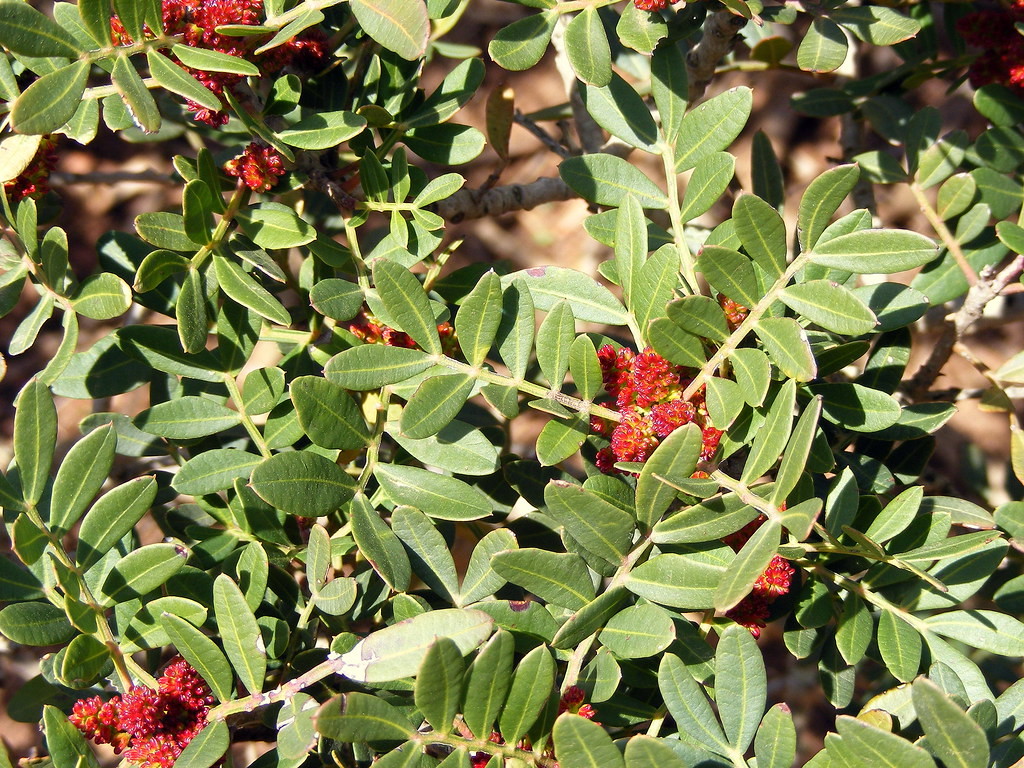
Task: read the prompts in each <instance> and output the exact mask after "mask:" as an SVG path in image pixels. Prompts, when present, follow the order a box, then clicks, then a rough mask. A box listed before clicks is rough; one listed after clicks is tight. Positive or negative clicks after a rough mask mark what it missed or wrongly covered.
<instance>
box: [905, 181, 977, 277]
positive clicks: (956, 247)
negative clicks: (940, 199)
mask: <svg viewBox="0 0 1024 768" xmlns="http://www.w3.org/2000/svg"><path fill="white" fill-rule="evenodd" d="M907 186H908V187H910V191H911V193H912V194H913V195H914V199H915V200H917V204H918V206H919V207H920V209H921V213H923V214H924V217H925V218H926V219H928V223H929V224H931V225H932V229H934V230H935V234H937V235H938V236H939V239H940V240H942V244H943V245H944V246H946V250H947V251H949V252H950V253H951V254H952V256H953V259H954V260H955V261H956V263H957V266H959V267H960V271H961V272H963V273H964V277H965V278H967V284H968V285H974V284H975V283H976V282H978V273H977V272H975V271H974V267H972V266H971V264H970V262H969V261H967V257H966V256H965V255H964V251H963V248H961V247H960V243H959V242H958V241H957V239H956V236H955V235H954V234H953V233H952V232H950V231H949V227H947V226H946V222H944V221H943V220H942V217H941V216H939V213H938V211H936V210H935V208H934V207H932V204H931V201H930V200H929V199H928V196H927V195H926V194H925V193H924V190H923V189H922V188H921V185H920V184H918V183H917V182H916V181H912V182H910V183H909V184H908V185H907Z"/></svg>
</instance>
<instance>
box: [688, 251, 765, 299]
mask: <svg viewBox="0 0 1024 768" xmlns="http://www.w3.org/2000/svg"><path fill="white" fill-rule="evenodd" d="M697 269H699V270H700V271H701V272H702V273H703V274H704V277H705V278H706V279H707V281H708V282H709V283H710V284H711V287H712V288H714V289H715V290H716V291H718V292H719V293H722V294H724V295H725V296H728V297H729V298H730V299H732V300H733V301H735V302H736V303H737V304H742V305H743V306H744V307H753V306H754V305H755V304H757V302H758V299H759V297H760V291H759V290H758V285H757V275H756V274H755V273H754V265H753V264H752V263H751V262H750V259H748V258H747V257H746V256H744V255H743V254H742V253H740V252H739V251H734V250H732V249H731V248H722V247H721V246H718V245H705V246H704V247H703V248H701V250H700V256H699V257H698V259H697Z"/></svg>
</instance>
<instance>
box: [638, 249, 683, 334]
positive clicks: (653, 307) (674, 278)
mask: <svg viewBox="0 0 1024 768" xmlns="http://www.w3.org/2000/svg"><path fill="white" fill-rule="evenodd" d="M678 285H679V254H678V252H677V251H676V249H675V246H672V245H664V246H662V247H661V248H659V249H658V250H657V251H655V252H654V253H653V254H652V255H651V257H650V258H649V259H647V261H646V263H644V265H643V266H642V267H641V268H640V274H639V276H638V277H637V279H636V281H635V283H634V286H633V294H632V298H631V301H630V309H631V310H632V312H633V315H634V317H635V318H636V325H637V327H638V328H639V329H640V330H641V331H642V332H643V333H644V334H645V335H650V325H651V323H652V322H657V321H658V320H661V319H663V318H664V317H665V315H666V311H667V310H666V306H667V305H668V303H669V301H671V299H672V296H673V292H674V291H675V289H676V288H677V287H678Z"/></svg>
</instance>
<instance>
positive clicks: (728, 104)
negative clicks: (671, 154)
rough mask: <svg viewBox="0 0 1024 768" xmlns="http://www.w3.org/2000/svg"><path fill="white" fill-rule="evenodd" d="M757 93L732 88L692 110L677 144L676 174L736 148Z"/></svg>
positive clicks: (686, 116) (748, 89) (681, 130)
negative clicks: (723, 151) (724, 150)
mask: <svg viewBox="0 0 1024 768" xmlns="http://www.w3.org/2000/svg"><path fill="white" fill-rule="evenodd" d="M753 103H754V97H753V91H752V90H751V89H750V88H748V87H746V86H740V87H738V88H730V89H729V90H728V91H725V92H724V93H720V94H718V95H717V96H714V97H712V98H710V99H708V100H707V101H705V102H702V103H701V104H698V105H697V106H696V107H694V108H693V109H691V110H690V111H689V112H687V113H686V115H685V116H684V117H683V119H682V122H681V123H680V125H679V134H678V136H677V137H676V140H675V160H676V173H682V172H683V171H688V170H689V169H691V168H693V167H695V166H696V165H697V163H698V162H699V161H700V160H701V159H702V158H704V157H707V156H708V155H711V154H714V153H715V152H720V151H721V150H723V149H725V148H726V147H728V146H729V145H730V144H732V142H733V140H734V139H735V138H736V137H737V136H739V135H740V131H742V130H743V126H745V125H746V124H747V119H748V118H749V117H750V110H751V108H752V106H753Z"/></svg>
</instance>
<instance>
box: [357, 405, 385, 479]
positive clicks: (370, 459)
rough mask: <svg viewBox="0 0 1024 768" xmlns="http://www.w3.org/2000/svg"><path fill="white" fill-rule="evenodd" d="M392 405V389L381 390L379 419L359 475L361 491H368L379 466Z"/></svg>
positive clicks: (375, 423) (378, 407) (378, 409)
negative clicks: (371, 479) (381, 446)
mask: <svg viewBox="0 0 1024 768" xmlns="http://www.w3.org/2000/svg"><path fill="white" fill-rule="evenodd" d="M390 404H391V388H390V387H384V389H382V390H381V394H380V402H379V403H378V404H377V418H376V419H375V420H374V424H373V437H372V438H371V439H370V442H369V444H368V445H367V446H366V463H365V464H364V465H363V471H362V472H361V473H360V474H359V480H358V481H357V483H358V485H359V490H360V491H365V490H366V485H367V483H369V482H370V478H371V477H372V476H373V470H374V467H376V466H377V457H378V456H379V455H380V441H381V439H382V438H383V437H384V425H385V424H387V421H388V407H389V405H390Z"/></svg>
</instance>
